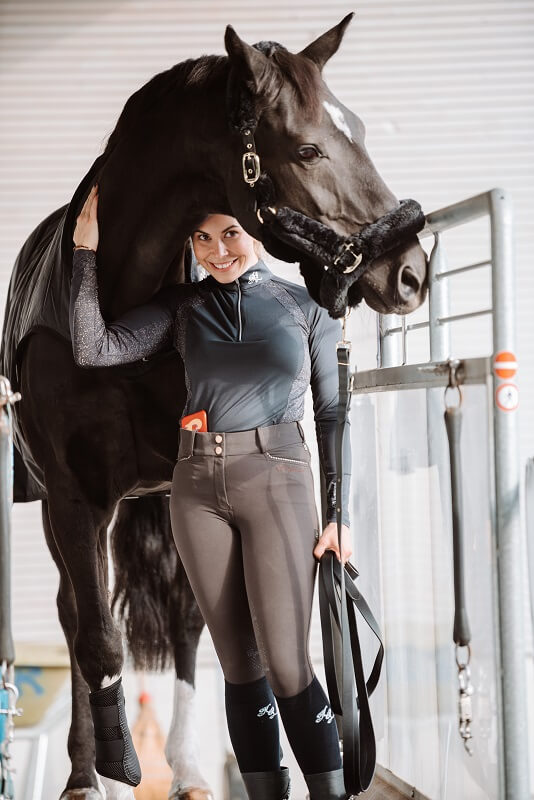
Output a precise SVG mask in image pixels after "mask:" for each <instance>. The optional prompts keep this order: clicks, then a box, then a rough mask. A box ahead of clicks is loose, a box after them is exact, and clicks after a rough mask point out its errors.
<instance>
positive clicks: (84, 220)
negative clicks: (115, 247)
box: [72, 184, 98, 250]
mask: <svg viewBox="0 0 534 800" xmlns="http://www.w3.org/2000/svg"><path fill="white" fill-rule="evenodd" d="M97 206H98V184H95V185H94V186H93V188H92V189H91V191H90V192H89V194H88V195H87V200H86V201H85V203H84V204H83V208H82V210H81V211H80V213H79V215H78V217H77V219H76V227H75V228H74V233H73V235H72V240H73V242H74V244H75V245H76V246H78V245H80V244H83V245H85V247H90V248H91V250H96V248H97V247H98V220H97V217H96V211H97Z"/></svg>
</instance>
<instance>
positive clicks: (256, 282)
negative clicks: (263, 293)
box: [198, 260, 273, 292]
mask: <svg viewBox="0 0 534 800" xmlns="http://www.w3.org/2000/svg"><path fill="white" fill-rule="evenodd" d="M272 277H273V273H272V272H271V270H270V269H269V267H268V266H267V264H265V263H264V262H263V261H261V260H260V261H258V263H257V264H254V265H253V266H252V267H249V268H248V269H247V270H245V272H243V274H242V275H240V276H239V278H237V280H235V281H231V283H219V281H218V280H217V278H214V277H213V275H208V277H207V278H204V280H202V281H200V283H199V284H198V285H199V286H205V287H206V288H209V289H225V290H227V291H230V292H237V283H238V282H239V288H240V289H241V291H242V292H243V291H244V292H247V291H249V290H250V289H253V288H254V287H255V286H260V285H261V284H262V283H265V281H268V280H270V279H271V278H272Z"/></svg>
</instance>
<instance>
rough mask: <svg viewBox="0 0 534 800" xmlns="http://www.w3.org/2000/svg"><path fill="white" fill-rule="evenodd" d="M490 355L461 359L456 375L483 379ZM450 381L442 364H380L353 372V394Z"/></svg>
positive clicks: (442, 384)
mask: <svg viewBox="0 0 534 800" xmlns="http://www.w3.org/2000/svg"><path fill="white" fill-rule="evenodd" d="M491 368H492V360H491V358H489V357H484V358H467V359H465V361H461V363H460V367H459V375H460V376H461V380H462V383H465V384H475V383H486V380H487V377H488V375H490V374H491ZM448 382H449V368H448V365H447V363H443V364H431V365H429V364H407V365H405V366H400V367H383V368H382V369H380V370H375V369H370V370H366V371H365V372H355V373H354V383H353V388H352V392H353V394H369V393H372V392H395V391H397V390H398V389H432V388H436V387H442V388H445V387H446V386H447V384H448Z"/></svg>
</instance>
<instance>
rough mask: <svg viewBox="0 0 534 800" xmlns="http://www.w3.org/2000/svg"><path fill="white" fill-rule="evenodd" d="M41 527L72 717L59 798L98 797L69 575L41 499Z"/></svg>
mask: <svg viewBox="0 0 534 800" xmlns="http://www.w3.org/2000/svg"><path fill="white" fill-rule="evenodd" d="M42 512H43V528H44V534H45V538H46V542H47V544H48V548H49V550H50V553H51V554H52V558H53V559H54V561H55V563H56V566H57V568H58V570H59V590H58V594H57V607H58V612H59V621H60V623H61V627H62V628H63V632H64V634H65V639H66V640H67V645H68V648H69V654H70V668H71V686H72V719H71V725H70V730H69V738H68V745H67V749H68V753H69V757H70V761H71V773H70V775H69V778H68V780H67V785H66V787H65V790H64V792H63V793H62V795H61V800H70V799H71V798H73V800H74V798H76V800H100V798H101V794H100V792H99V791H98V779H97V776H96V772H95V745H94V739H93V721H92V719H91V712H90V710H89V693H88V689H87V684H86V682H85V681H84V679H83V677H82V674H81V672H80V667H79V666H78V662H77V661H76V656H75V655H74V637H75V635H76V628H77V621H76V600H75V598H74V592H73V590H72V584H71V582H70V578H69V576H68V574H67V571H66V569H65V564H64V562H63V559H62V558H61V555H60V553H59V550H58V549H57V545H56V542H55V539H54V537H53V535H52V529H51V527H50V519H49V517H48V503H47V502H46V501H43V504H42Z"/></svg>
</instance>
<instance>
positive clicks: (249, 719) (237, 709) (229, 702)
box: [224, 676, 280, 772]
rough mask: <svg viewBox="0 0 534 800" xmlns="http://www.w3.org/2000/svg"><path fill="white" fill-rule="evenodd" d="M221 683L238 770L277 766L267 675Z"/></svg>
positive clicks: (274, 720) (274, 719) (275, 726)
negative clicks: (222, 684) (244, 681)
mask: <svg viewBox="0 0 534 800" xmlns="http://www.w3.org/2000/svg"><path fill="white" fill-rule="evenodd" d="M224 684H225V702H226V719H227V720H228V730H229V732H230V739H231V741H232V746H233V748H234V753H235V757H236V759H237V763H238V765H239V769H240V771H241V772H267V771H269V770H278V769H279V768H280V732H279V728H278V711H277V709H276V703H275V700H274V695H273V692H272V689H271V687H270V686H269V683H268V681H267V678H266V677H265V676H264V677H263V678H259V679H258V680H256V681H251V682H250V683H228V681H226V680H225V682H224Z"/></svg>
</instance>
